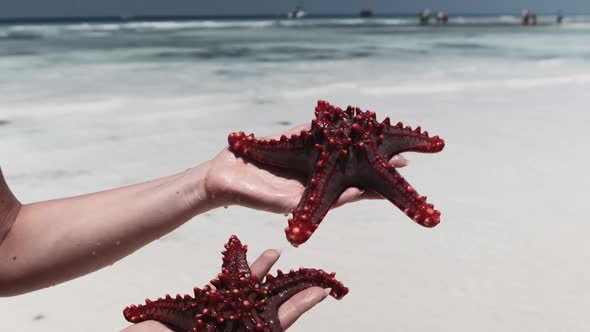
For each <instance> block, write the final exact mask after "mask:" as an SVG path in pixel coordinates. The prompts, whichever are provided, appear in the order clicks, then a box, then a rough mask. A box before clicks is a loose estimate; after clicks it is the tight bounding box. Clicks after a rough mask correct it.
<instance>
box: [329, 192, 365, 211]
mask: <svg viewBox="0 0 590 332" xmlns="http://www.w3.org/2000/svg"><path fill="white" fill-rule="evenodd" d="M363 193H364V190H360V189H358V188H353V187H351V188H347V189H346V190H345V191H344V192H343V193H342V194H341V195H340V197H338V200H337V201H336V203H334V206H333V207H339V206H342V205H344V204H346V203H351V202H356V201H358V200H359V199H361V197H362V195H363Z"/></svg>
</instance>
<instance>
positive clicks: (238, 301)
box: [123, 235, 348, 332]
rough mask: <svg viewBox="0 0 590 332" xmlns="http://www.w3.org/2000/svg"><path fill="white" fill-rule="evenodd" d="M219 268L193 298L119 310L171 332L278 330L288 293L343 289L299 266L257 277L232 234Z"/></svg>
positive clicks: (130, 318) (334, 292)
mask: <svg viewBox="0 0 590 332" xmlns="http://www.w3.org/2000/svg"><path fill="white" fill-rule="evenodd" d="M225 249H226V250H225V251H223V252H222V254H223V265H222V271H221V273H219V275H218V276H217V278H216V279H214V280H211V284H212V285H213V287H211V286H205V287H204V288H203V289H199V288H195V289H194V297H193V296H190V295H188V294H187V295H184V297H183V296H181V295H177V296H176V297H175V298H173V297H171V296H170V295H166V297H165V298H159V299H158V300H156V301H150V300H149V299H146V301H145V305H144V304H141V305H138V306H136V305H132V306H130V307H127V308H125V310H123V315H124V316H125V319H127V320H128V321H129V322H132V323H139V322H142V321H146V320H157V321H160V322H163V323H165V324H167V325H168V326H170V327H171V328H172V329H174V330H175V331H193V332H197V331H208V332H213V331H228V332H232V331H265V332H279V331H283V328H282V327H281V323H280V321H279V318H278V308H279V307H280V306H281V305H282V304H283V303H284V302H286V301H287V300H289V299H290V298H291V297H292V296H293V295H295V294H297V293H299V292H300V291H302V290H305V289H307V288H310V287H313V286H319V287H322V288H331V291H330V295H331V296H333V297H334V298H336V299H341V298H342V297H343V296H344V295H346V294H347V293H348V288H346V287H344V285H342V283H340V282H339V281H337V280H336V279H335V278H334V277H335V274H334V273H331V274H328V273H326V272H324V271H322V270H316V269H306V268H300V269H299V270H297V271H293V270H291V271H290V272H289V273H286V274H285V273H283V272H281V270H279V271H278V275H277V276H276V277H274V276H272V275H270V274H269V275H267V276H266V280H265V281H264V282H261V281H260V280H258V277H257V276H255V275H253V274H252V273H251V272H250V268H249V267H248V263H247V262H246V252H247V250H248V247H247V246H245V245H242V243H241V242H240V240H239V239H238V238H237V237H236V236H235V235H232V236H231V238H230V239H229V242H228V243H227V244H226V245H225Z"/></svg>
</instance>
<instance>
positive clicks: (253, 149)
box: [228, 101, 445, 246]
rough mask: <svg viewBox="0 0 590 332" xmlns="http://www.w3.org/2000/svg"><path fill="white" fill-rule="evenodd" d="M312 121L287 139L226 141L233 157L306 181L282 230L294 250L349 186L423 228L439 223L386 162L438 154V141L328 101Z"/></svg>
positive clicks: (321, 103) (436, 213) (238, 136)
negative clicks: (377, 197)
mask: <svg viewBox="0 0 590 332" xmlns="http://www.w3.org/2000/svg"><path fill="white" fill-rule="evenodd" d="M315 116H316V118H315V119H314V120H313V121H312V122H311V129H310V130H307V131H301V133H300V134H299V135H292V136H291V138H287V137H286V136H284V135H283V136H281V138H280V140H275V139H270V140H264V139H255V138H254V135H253V134H250V135H247V136H246V135H245V134H244V133H243V132H238V133H231V134H230V135H229V137H228V141H229V146H230V148H231V149H232V150H233V151H234V152H235V153H237V154H239V155H242V156H245V157H247V158H250V159H252V160H254V161H257V162H260V163H262V164H267V165H272V166H277V167H281V168H285V169H290V170H293V171H296V172H298V173H300V174H302V175H303V176H304V177H305V178H306V179H307V184H306V188H305V192H304V193H303V196H302V198H301V201H300V202H299V205H298V206H297V208H295V209H294V210H293V211H292V212H293V218H291V219H289V226H288V227H287V228H286V229H285V232H286V234H287V239H288V240H289V241H290V242H291V243H292V244H293V245H295V246H297V245H299V244H301V243H304V242H305V241H307V239H308V238H309V237H310V236H311V235H312V234H313V232H314V231H315V230H316V229H317V228H318V226H319V224H320V223H321V222H322V219H323V218H324V216H325V215H326V213H328V210H329V209H330V207H331V206H332V205H333V204H334V202H335V201H336V200H337V199H338V197H339V196H340V195H341V194H342V193H343V192H344V190H346V189H347V188H349V187H357V188H361V189H368V190H371V191H373V192H376V193H378V194H380V195H381V196H383V197H385V198H387V199H388V200H390V201H391V202H392V203H393V204H395V205H396V206H397V207H398V208H400V209H401V210H402V211H403V212H404V213H405V214H407V215H408V216H409V217H410V218H412V219H413V220H414V221H416V222H417V223H419V224H420V225H422V226H425V227H434V226H436V225H437V224H438V223H439V221H440V212H439V211H437V210H435V209H434V206H433V205H432V204H429V203H426V197H423V196H420V195H418V193H416V191H415V190H414V189H413V188H412V186H410V185H409V184H408V182H406V180H405V179H404V178H403V177H402V176H401V175H400V174H399V173H398V172H397V171H396V169H395V167H393V166H391V165H388V163H387V162H388V160H389V159H390V158H391V157H393V156H394V155H396V154H399V153H402V152H406V151H415V152H429V153H433V152H439V151H441V150H442V149H443V148H444V146H445V142H444V141H443V140H442V139H440V138H439V137H438V136H433V137H430V136H429V135H428V132H426V131H425V132H421V129H420V127H417V128H416V129H415V130H412V128H411V127H409V126H408V127H405V128H404V126H403V124H402V123H401V122H399V123H398V124H397V125H395V126H392V125H391V124H390V121H389V118H385V120H384V121H383V122H381V123H379V122H377V120H376V115H375V113H374V112H370V111H366V112H363V111H361V110H360V109H359V108H353V107H350V106H349V107H348V108H347V109H346V111H343V110H341V109H340V108H338V107H334V106H332V105H330V104H329V103H328V102H326V101H319V102H318V105H317V107H316V110H315Z"/></svg>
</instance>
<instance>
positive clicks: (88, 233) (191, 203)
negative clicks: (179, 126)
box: [0, 126, 407, 332]
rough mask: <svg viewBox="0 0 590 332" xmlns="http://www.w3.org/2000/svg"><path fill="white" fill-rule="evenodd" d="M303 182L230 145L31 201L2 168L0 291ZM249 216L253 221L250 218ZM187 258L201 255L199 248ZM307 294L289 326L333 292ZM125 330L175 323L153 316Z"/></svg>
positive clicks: (266, 265) (293, 189)
mask: <svg viewBox="0 0 590 332" xmlns="http://www.w3.org/2000/svg"><path fill="white" fill-rule="evenodd" d="M305 128H306V127H305V126H302V127H298V128H295V129H293V130H291V131H289V132H286V133H284V134H286V135H290V134H292V133H295V132H299V131H301V130H303V129H305ZM390 164H392V165H394V166H395V167H403V166H405V165H406V164H407V160H405V159H404V158H403V157H401V156H394V157H393V158H392V159H391V160H390ZM303 190H304V184H303V182H302V179H299V178H297V177H296V176H295V175H294V174H286V173H285V172H284V171H279V170H276V169H270V168H262V167H259V166H257V165H255V164H253V163H249V162H246V161H244V160H242V159H240V158H237V157H236V156H235V155H234V154H233V153H232V152H231V151H230V150H228V149H227V148H224V149H223V150H222V151H221V152H220V153H219V154H218V155H217V156H216V157H214V158H213V159H211V160H209V161H207V162H205V163H203V164H201V165H199V166H197V167H194V168H191V169H188V170H186V171H184V172H181V173H179V174H176V175H171V176H167V177H164V178H160V179H156V180H152V181H148V182H144V183H140V184H135V185H130V186H126V187H122V188H116V189H111V190H106V191H101V192H97V193H92V194H87V195H82V196H76V197H70V198H62V199H55V200H51V201H45V202H38V203H30V204H21V203H20V202H19V201H18V199H17V198H16V197H15V195H13V193H12V192H11V190H10V188H9V187H8V185H7V183H6V181H5V180H4V177H3V175H2V172H1V170H0V296H15V295H19V294H24V293H27V292H32V291H35V290H39V289H42V288H45V287H50V286H53V285H57V284H59V283H62V282H65V281H68V280H71V279H74V278H77V277H80V276H83V275H85V274H88V273H91V272H94V271H96V270H98V269H101V268H103V267H105V266H109V265H112V264H114V263H115V262H116V261H118V260H120V259H121V258H123V257H125V256H127V255H129V254H131V253H133V252H134V251H136V250H137V249H139V248H141V247H143V246H145V245H146V244H148V243H150V242H152V241H154V240H156V239H159V238H160V237H162V236H164V235H165V234H167V233H169V232H171V231H173V230H174V229H176V228H177V227H179V226H181V225H182V224H184V223H185V222H187V221H188V220H190V219H191V218H193V217H195V216H197V215H199V214H201V213H204V212H206V211H208V210H211V209H214V208H218V207H221V206H228V205H241V206H245V207H249V208H253V209H258V210H264V211H269V212H275V213H287V212H289V211H290V210H291V209H292V208H294V207H295V206H296V205H297V203H298V201H299V200H300V197H301V194H302V193H303ZM363 198H376V197H375V196H374V195H372V194H370V193H364V192H362V191H360V190H358V189H352V188H351V189H348V190H347V191H345V192H344V193H343V194H342V195H341V196H340V198H339V200H338V205H342V204H345V203H349V202H353V201H356V200H359V199H363ZM242 222H243V223H244V227H247V225H248V221H247V220H243V221H242ZM198 237H199V235H198V234H195V238H196V239H198ZM279 255H280V253H279V251H277V250H272V249H269V250H266V251H265V252H264V253H262V255H261V256H260V257H259V258H258V259H257V260H256V261H255V262H254V263H253V264H252V272H253V273H256V274H258V275H265V274H266V273H267V272H268V271H269V270H270V268H271V267H272V266H273V265H274V263H275V262H276V261H277V259H278V258H279ZM188 259H198V253H195V257H189V258H188ZM300 294H301V295H299V294H298V295H296V296H294V297H292V298H291V299H290V300H289V301H287V302H285V304H283V305H282V306H281V307H280V308H279V309H278V311H279V317H280V320H281V325H282V326H283V327H284V328H288V327H289V326H290V325H291V324H293V322H295V320H297V319H298V318H299V317H300V316H301V315H302V314H303V313H305V312H306V311H308V310H309V309H311V308H312V307H313V306H315V305H316V304H317V303H319V302H321V301H322V300H323V299H324V298H325V297H326V296H327V293H326V291H325V290H323V289H321V288H318V287H313V288H309V289H307V290H305V291H303V292H301V293H300ZM125 331H127V332H138V331H169V330H168V329H167V328H166V327H165V326H164V325H162V324H160V323H158V322H155V321H148V322H144V323H140V324H136V325H133V326H131V327H129V328H127V329H126V330H125Z"/></svg>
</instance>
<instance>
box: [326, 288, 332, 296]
mask: <svg viewBox="0 0 590 332" xmlns="http://www.w3.org/2000/svg"><path fill="white" fill-rule="evenodd" d="M324 292H326V296H329V295H330V293H332V290H331V289H324Z"/></svg>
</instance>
